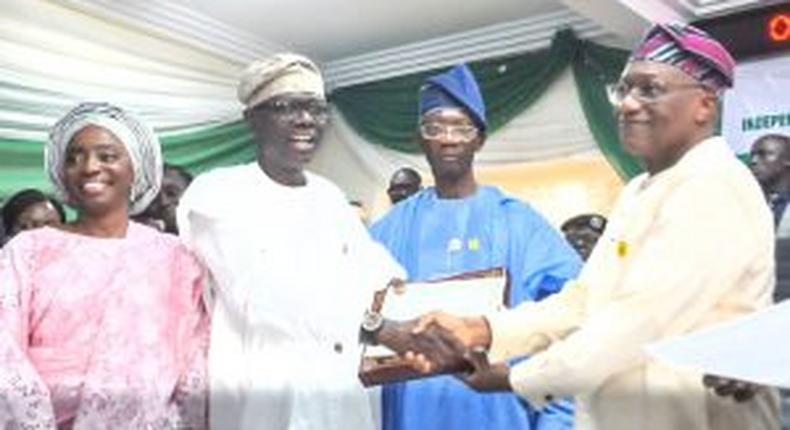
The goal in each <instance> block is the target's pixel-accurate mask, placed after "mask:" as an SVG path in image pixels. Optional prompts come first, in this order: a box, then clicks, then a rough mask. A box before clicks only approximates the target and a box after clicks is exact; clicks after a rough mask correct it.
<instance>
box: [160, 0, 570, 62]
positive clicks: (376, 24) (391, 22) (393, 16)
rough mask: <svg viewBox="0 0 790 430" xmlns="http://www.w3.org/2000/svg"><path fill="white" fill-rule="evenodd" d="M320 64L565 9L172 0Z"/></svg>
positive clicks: (416, 0)
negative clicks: (309, 56)
mask: <svg viewBox="0 0 790 430" xmlns="http://www.w3.org/2000/svg"><path fill="white" fill-rule="evenodd" d="M175 1H176V2H177V3H181V4H183V5H185V6H188V7H190V8H193V9H194V10H197V11H200V12H203V13H205V14H207V15H209V16H211V17H213V18H215V19H217V20H219V21H222V22H224V23H227V24H230V25H232V26H233V27H235V28H237V29H240V30H243V31H245V32H248V33H250V34H252V35H254V36H256V37H258V38H260V39H264V40H270V41H276V42H279V43H281V44H283V45H285V46H286V47H287V48H290V49H293V50H295V51H298V52H304V53H307V54H309V55H311V56H312V57H314V58H316V59H317V60H319V61H324V62H325V61H331V60H336V59H339V58H344V57H349V56H354V55H359V54H361V53H367V52H372V51H378V50H381V49H386V48H392V47H394V46H399V45H405V44H409V43H414V42H419V41H422V40H426V39H431V38H435V37H439V36H445V35H448V34H452V33H457V32H461V31H465V30H469V29H473V28H479V27H485V26H489V25H492V24H498V23H503V22H507V21H514V20H519V19H523V18H528V17H531V16H536V15H541V14H545V13H549V12H556V11H559V10H562V9H564V6H563V5H562V3H561V2H560V1H559V0H485V1H470V0H466V1H464V0H461V1H458V0H397V1H386V0H368V1H360V0H289V1H282V0H259V1H250V0H221V1H217V0H175Z"/></svg>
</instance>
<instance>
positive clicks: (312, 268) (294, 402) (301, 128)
mask: <svg viewBox="0 0 790 430" xmlns="http://www.w3.org/2000/svg"><path fill="white" fill-rule="evenodd" d="M238 95H239V99H240V100H241V102H242V103H243V104H244V105H245V106H246V109H245V111H244V117H245V119H246V120H247V122H248V123H249V125H250V127H251V129H252V131H253V135H254V139H255V141H256V143H257V145H258V159H257V161H256V162H254V163H250V164H247V165H241V166H235V167H229V168H220V169H216V170H213V171H211V172H209V173H206V174H204V175H201V176H199V177H198V178H197V179H195V181H194V182H193V183H192V184H191V185H190V187H189V188H188V189H187V191H186V193H185V194H184V196H183V197H182V199H181V202H180V205H179V208H178V218H179V219H178V225H179V226H180V227H181V235H182V236H183V238H184V239H185V241H186V242H187V243H188V244H189V245H190V246H191V247H192V248H193V249H194V250H195V251H196V253H197V254H198V255H199V257H200V258H201V259H202V260H203V261H204V262H205V264H206V265H207V266H208V268H209V270H210V271H211V274H212V277H213V287H212V289H211V291H210V295H211V296H212V297H213V300H214V312H213V316H212V332H211V348H210V352H209V373H210V377H211V406H210V420H211V427H212V428H216V429H223V430H225V429H232V430H235V429H242V430H247V429H266V430H277V429H300V430H301V429H338V430H341V429H342V430H348V429H372V428H375V422H374V417H373V415H372V409H371V401H370V399H369V397H368V393H367V392H366V391H365V389H364V388H363V387H362V386H361V385H360V383H359V381H358V379H357V366H358V363H359V356H360V352H359V349H358V348H359V346H358V334H359V323H360V321H361V318H362V315H363V313H364V309H365V307H366V305H368V304H369V303H370V301H371V299H372V296H373V291H374V290H376V289H379V288H382V287H383V286H385V285H386V283H387V282H388V281H389V280H390V279H391V278H392V277H396V276H402V269H401V268H400V267H399V266H398V265H397V264H396V263H395V262H394V260H392V259H391V257H390V256H389V254H387V253H386V251H385V250H384V249H383V248H381V247H380V246H379V245H378V244H376V243H374V242H373V241H372V240H371V239H370V237H369V236H368V233H367V231H366V230H365V228H364V227H363V225H362V224H361V223H360V221H359V219H358V217H357V215H356V214H355V213H354V211H353V210H352V208H351V207H350V206H349V205H348V203H347V202H346V198H345V196H344V195H343V193H342V192H341V191H340V190H339V189H338V188H337V187H336V186H335V185H333V184H332V183H331V182H329V181H328V180H326V179H324V178H322V177H320V176H317V175H314V174H311V173H309V172H306V171H305V170H304V165H305V163H307V162H308V161H309V160H310V159H311V158H312V156H313V153H314V151H315V149H316V147H317V145H318V143H319V141H320V138H321V135H322V131H323V129H324V127H325V125H326V122H327V119H328V112H327V105H326V101H325V98H324V88H323V80H322V78H321V75H320V72H319V70H318V68H317V67H316V66H315V64H313V63H312V62H311V61H310V60H308V59H307V58H304V57H301V56H297V55H292V54H281V55H277V56H275V57H273V58H272V59H269V60H266V61H260V62H255V63H253V64H252V65H250V66H249V67H248V68H247V70H246V71H245V73H244V75H243V77H242V81H241V84H240V85H239V90H238Z"/></svg>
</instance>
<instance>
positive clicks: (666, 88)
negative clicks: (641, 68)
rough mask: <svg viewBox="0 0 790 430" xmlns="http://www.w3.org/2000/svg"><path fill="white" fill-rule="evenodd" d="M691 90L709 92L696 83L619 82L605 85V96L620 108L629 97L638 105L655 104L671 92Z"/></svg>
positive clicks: (706, 88)
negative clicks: (697, 89) (696, 89)
mask: <svg viewBox="0 0 790 430" xmlns="http://www.w3.org/2000/svg"><path fill="white" fill-rule="evenodd" d="M691 88H702V89H705V90H709V88H708V87H707V86H705V85H704V84H701V83H698V82H694V83H691V82H689V83H684V84H672V85H669V84H665V83H663V82H658V81H643V82H627V81H620V82H617V83H615V84H609V85H607V86H606V94H607V96H608V97H609V102H610V103H611V104H612V105H614V106H615V107H617V106H620V105H621V104H622V103H623V100H625V98H626V97H627V96H629V95H630V96H631V97H633V98H634V99H635V100H636V101H638V102H639V103H644V104H651V103H655V102H657V101H658V100H659V99H661V97H664V96H665V95H667V94H669V93H670V92H672V91H679V90H683V89H691Z"/></svg>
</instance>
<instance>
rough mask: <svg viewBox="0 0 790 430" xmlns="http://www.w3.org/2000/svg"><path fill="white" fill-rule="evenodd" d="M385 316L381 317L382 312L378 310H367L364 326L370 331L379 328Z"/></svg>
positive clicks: (363, 320)
mask: <svg viewBox="0 0 790 430" xmlns="http://www.w3.org/2000/svg"><path fill="white" fill-rule="evenodd" d="M383 321H384V318H382V317H381V314H380V313H378V312H372V311H366V312H365V316H364V317H363V318H362V328H363V329H365V330H368V331H374V330H377V329H378V328H379V327H380V326H381V324H382V322H383Z"/></svg>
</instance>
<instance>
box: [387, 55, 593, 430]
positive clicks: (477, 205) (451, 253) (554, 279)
mask: <svg viewBox="0 0 790 430" xmlns="http://www.w3.org/2000/svg"><path fill="white" fill-rule="evenodd" d="M419 107H420V124H419V141H420V144H421V146H422V149H423V151H424V152H425V155H426V157H427V159H428V163H429V164H430V166H431V170H432V173H433V176H434V182H435V184H436V185H435V186H434V187H429V188H426V189H423V190H422V191H420V192H419V193H417V194H415V195H413V196H412V197H410V198H408V199H406V200H404V201H402V202H400V203H398V204H397V205H395V206H394V207H393V208H392V209H391V210H390V212H389V213H388V214H386V215H385V216H384V217H383V218H382V219H381V220H380V221H379V222H377V223H376V224H375V225H374V226H373V227H372V234H373V236H374V237H375V238H376V239H377V240H379V241H380V242H382V243H383V244H384V245H385V246H386V247H387V248H388V249H389V250H390V252H392V254H393V255H394V256H395V258H396V259H397V260H398V261H399V262H400V263H401V264H402V265H403V266H404V267H405V268H406V270H407V271H408V276H409V280H410V281H423V280H430V279H437V278H444V277H447V276H450V275H454V274H458V273H461V272H468V271H472V270H482V269H489V268H495V267H505V268H507V270H508V273H509V276H510V297H509V298H508V301H509V303H508V305H510V306H513V305H516V304H517V303H519V302H522V301H525V300H533V301H534V300H541V299H543V298H545V297H546V296H548V295H551V294H553V293H555V292H557V291H558V290H559V289H560V288H561V287H562V285H563V284H564V282H565V281H566V280H567V279H570V278H573V277H575V276H576V274H577V272H578V270H579V268H580V265H581V263H580V260H579V258H578V257H577V255H576V253H575V252H574V251H573V249H571V248H570V246H569V245H568V244H567V243H566V242H565V240H564V239H563V238H562V237H561V236H560V235H559V233H558V232H557V231H556V230H555V229H554V228H552V227H551V225H549V223H548V222H547V221H546V220H545V219H544V218H543V217H542V216H541V215H540V214H538V213H537V212H536V211H535V210H534V209H532V208H531V207H529V206H528V205H526V204H525V203H523V202H521V201H519V200H517V199H515V198H513V197H509V196H507V195H505V194H504V193H502V192H501V191H500V190H498V189H497V188H495V187H491V186H484V185H479V184H478V183H477V182H476V181H475V177H474V172H473V169H472V162H473V160H474V156H475V153H476V152H477V151H478V150H479V149H480V148H481V147H482V146H483V143H484V142H485V132H486V126H487V124H486V116H485V106H484V104H483V98H482V95H481V93H480V89H479V87H478V85H477V82H476V81H475V78H474V76H473V75H472V73H471V71H470V70H469V68H468V67H467V66H465V65H459V66H456V67H455V68H453V69H451V70H450V71H448V72H446V73H443V74H440V75H437V76H434V77H431V78H429V79H428V80H427V82H426V84H425V85H424V86H423V87H422V88H421V89H420V106H419ZM382 398H383V401H382V402H383V410H382V415H383V421H384V422H383V425H384V430H430V429H437V430H439V429H441V430H452V429H459V430H460V429H463V430H467V429H492V430H496V429H503V430H505V429H507V430H513V429H530V430H536V429H539V430H557V429H570V428H572V427H573V409H572V403H571V402H570V400H561V401H559V402H556V403H554V404H552V405H550V406H549V407H548V408H546V409H543V410H542V411H541V412H538V411H536V410H533V409H532V408H531V407H530V406H529V405H527V404H526V403H525V402H522V401H520V400H519V399H518V398H517V397H516V396H515V395H512V394H479V393H476V392H474V391H472V390H471V389H469V388H467V387H466V386H465V385H464V384H463V383H462V382H461V381H459V380H457V379H455V378H454V377H451V376H439V377H434V378H430V379H425V380H419V381H410V382H405V383H397V384H390V385H387V386H385V387H384V391H383V396H382Z"/></svg>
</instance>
